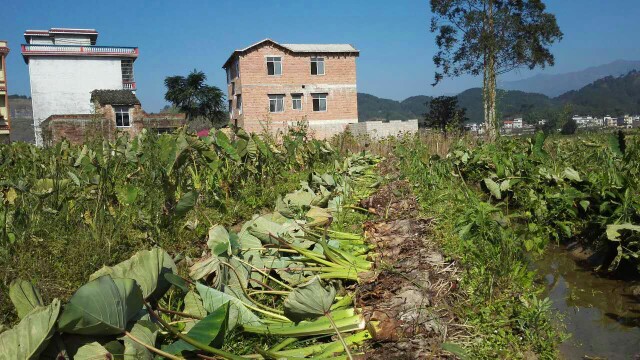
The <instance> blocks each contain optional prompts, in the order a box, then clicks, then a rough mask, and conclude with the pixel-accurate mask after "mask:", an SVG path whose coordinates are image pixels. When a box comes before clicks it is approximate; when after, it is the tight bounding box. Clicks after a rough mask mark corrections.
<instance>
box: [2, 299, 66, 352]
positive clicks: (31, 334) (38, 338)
mask: <svg viewBox="0 0 640 360" xmlns="http://www.w3.org/2000/svg"><path fill="white" fill-rule="evenodd" d="M59 313H60V301H59V300H58V299H54V300H53V301H52V302H51V304H49V305H48V306H44V307H38V308H36V309H34V310H33V311H31V312H30V313H29V314H27V315H26V316H25V317H24V318H23V319H22V320H21V321H20V323H18V325H16V326H15V327H14V328H13V329H10V330H7V331H4V332H3V333H0V360H15V359H37V358H38V355H39V354H40V353H41V352H42V351H43V350H44V349H45V348H46V347H47V343H48V342H49V340H50V339H51V336H53V333H54V325H55V324H56V320H57V319H58V314H59Z"/></svg>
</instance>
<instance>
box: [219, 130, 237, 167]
mask: <svg viewBox="0 0 640 360" xmlns="http://www.w3.org/2000/svg"><path fill="white" fill-rule="evenodd" d="M215 138H216V145H218V146H219V147H220V148H222V150H224V152H225V154H226V155H227V156H228V157H229V158H231V160H233V161H238V162H239V161H240V160H241V159H240V156H239V155H238V152H237V151H236V148H235V147H233V145H231V142H230V141H229V138H228V137H227V135H225V133H224V132H222V131H221V130H218V131H216V135H215Z"/></svg>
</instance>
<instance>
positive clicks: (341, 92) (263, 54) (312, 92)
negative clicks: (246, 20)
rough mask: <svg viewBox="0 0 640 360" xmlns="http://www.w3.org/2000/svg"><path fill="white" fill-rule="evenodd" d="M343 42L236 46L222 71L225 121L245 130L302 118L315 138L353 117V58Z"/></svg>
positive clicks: (355, 102) (351, 49) (341, 127)
mask: <svg viewBox="0 0 640 360" xmlns="http://www.w3.org/2000/svg"><path fill="white" fill-rule="evenodd" d="M358 55H359V51H358V50H356V49H355V48H354V47H353V46H351V45H349V44H279V43H277V42H275V41H273V40H270V39H265V40H262V41H260V42H258V43H256V44H253V45H251V46H249V47H246V48H244V49H241V50H236V51H234V52H233V54H231V56H230V57H229V59H228V60H227V61H226V62H225V64H224V65H223V68H224V69H225V70H226V72H227V84H228V89H227V91H228V99H229V114H230V118H231V122H232V123H233V124H235V125H237V126H240V127H242V128H244V129H245V130H247V131H251V132H260V131H263V130H265V129H268V130H270V131H274V130H278V129H283V128H286V127H287V126H291V125H296V124H297V123H299V122H305V123H307V124H308V125H309V128H310V129H311V131H312V132H314V134H315V135H316V136H317V137H319V138H326V137H330V136H332V135H334V134H336V133H339V132H342V131H344V129H345V127H346V126H347V125H348V124H352V123H357V122H358V99H357V87H356V58H357V57H358Z"/></svg>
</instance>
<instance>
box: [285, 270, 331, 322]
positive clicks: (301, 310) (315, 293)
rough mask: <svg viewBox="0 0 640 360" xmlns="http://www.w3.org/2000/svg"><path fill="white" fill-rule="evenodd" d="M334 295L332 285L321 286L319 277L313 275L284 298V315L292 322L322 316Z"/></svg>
mask: <svg viewBox="0 0 640 360" xmlns="http://www.w3.org/2000/svg"><path fill="white" fill-rule="evenodd" d="M335 297H336V289H335V288H334V287H333V286H327V287H324V286H322V283H321V281H320V278H319V277H318V276H315V277H314V278H313V279H311V281H309V282H307V283H305V284H302V285H300V286H298V287H297V288H295V289H293V291H292V292H291V293H290V294H289V296H287V298H286V299H285V300H284V315H285V316H286V317H287V318H289V319H290V320H291V321H293V322H300V321H302V320H307V319H315V318H317V317H320V316H323V315H325V314H326V313H328V312H329V310H330V309H331V304H333V300H334V299H335Z"/></svg>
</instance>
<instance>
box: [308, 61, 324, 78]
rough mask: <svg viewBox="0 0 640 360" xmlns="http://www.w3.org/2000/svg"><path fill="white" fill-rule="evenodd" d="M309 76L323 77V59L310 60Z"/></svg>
mask: <svg viewBox="0 0 640 360" xmlns="http://www.w3.org/2000/svg"><path fill="white" fill-rule="evenodd" d="M311 75H324V58H323V57H312V58H311Z"/></svg>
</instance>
